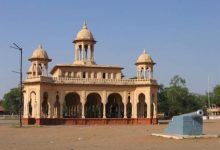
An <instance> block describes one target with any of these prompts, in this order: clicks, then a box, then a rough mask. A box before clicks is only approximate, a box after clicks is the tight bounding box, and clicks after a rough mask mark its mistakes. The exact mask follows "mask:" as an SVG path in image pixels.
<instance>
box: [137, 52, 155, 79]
mask: <svg viewBox="0 0 220 150" xmlns="http://www.w3.org/2000/svg"><path fill="white" fill-rule="evenodd" d="M135 65H136V66H137V78H138V79H145V80H152V79H153V66H154V65H155V63H154V61H153V59H152V58H151V57H150V55H149V54H148V53H147V52H146V50H144V51H143V53H142V54H141V55H140V56H139V57H138V59H137V61H136V63H135Z"/></svg>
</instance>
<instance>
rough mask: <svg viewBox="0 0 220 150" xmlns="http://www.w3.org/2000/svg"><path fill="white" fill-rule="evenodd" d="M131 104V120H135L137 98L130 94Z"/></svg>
mask: <svg viewBox="0 0 220 150" xmlns="http://www.w3.org/2000/svg"><path fill="white" fill-rule="evenodd" d="M131 99H132V101H131V104H132V116H131V118H137V99H138V98H137V96H136V93H135V94H131Z"/></svg>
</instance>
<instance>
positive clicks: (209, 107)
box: [208, 76, 211, 119]
mask: <svg viewBox="0 0 220 150" xmlns="http://www.w3.org/2000/svg"><path fill="white" fill-rule="evenodd" d="M210 109H211V106H210V93H209V76H208V119H209V116H210V112H209V111H210Z"/></svg>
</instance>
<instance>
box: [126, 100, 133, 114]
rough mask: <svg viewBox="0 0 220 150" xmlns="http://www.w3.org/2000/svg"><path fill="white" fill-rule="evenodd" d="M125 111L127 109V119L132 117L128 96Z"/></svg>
mask: <svg viewBox="0 0 220 150" xmlns="http://www.w3.org/2000/svg"><path fill="white" fill-rule="evenodd" d="M126 109H127V118H131V116H132V104H131V97H130V96H128V102H127V105H126Z"/></svg>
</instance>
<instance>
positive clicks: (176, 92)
mask: <svg viewBox="0 0 220 150" xmlns="http://www.w3.org/2000/svg"><path fill="white" fill-rule="evenodd" d="M185 84H186V81H185V79H183V78H181V77H180V76H178V75H175V76H174V77H173V78H172V79H171V81H170V86H169V87H166V88H164V87H163V86H159V91H158V110H159V112H164V113H165V114H166V115H168V116H169V117H172V116H174V115H179V114H183V113H188V112H192V111H196V110H198V109H201V108H204V106H205V103H204V102H205V101H204V100H203V99H204V98H203V97H201V96H199V95H195V94H191V93H189V90H188V88H187V87H186V85H185Z"/></svg>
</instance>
